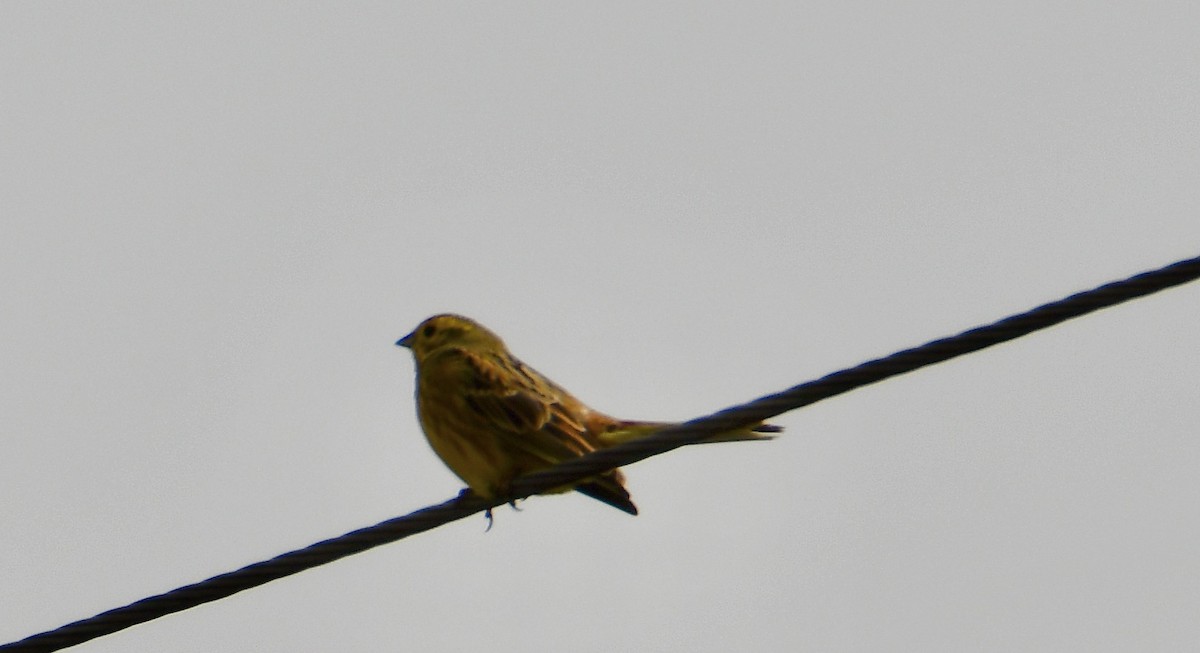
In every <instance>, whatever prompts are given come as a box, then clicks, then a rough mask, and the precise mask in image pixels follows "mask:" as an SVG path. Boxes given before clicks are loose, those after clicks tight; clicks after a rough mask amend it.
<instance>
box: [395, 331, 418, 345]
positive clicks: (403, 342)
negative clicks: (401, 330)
mask: <svg viewBox="0 0 1200 653" xmlns="http://www.w3.org/2000/svg"><path fill="white" fill-rule="evenodd" d="M415 335H417V332H416V331H413V332H412V333H410V334H408V335H406V336H404V337H403V338H401V339H399V340H397V341H396V346H397V347H407V348H409V349H412V341H413V336H415Z"/></svg>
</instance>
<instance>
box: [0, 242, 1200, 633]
mask: <svg viewBox="0 0 1200 653" xmlns="http://www.w3.org/2000/svg"><path fill="white" fill-rule="evenodd" d="M1196 278H1200V257H1197V258H1192V259H1187V260H1183V261H1179V262H1178V263H1174V264H1172V265H1169V266H1166V267H1164V268H1160V269H1158V270H1153V271H1150V272H1145V273H1142V274H1139V275H1137V276H1134V277H1130V278H1128V279H1125V280H1122V281H1116V282H1113V283H1109V284H1105V285H1103V286H1100V287H1098V288H1095V289H1092V290H1088V291H1085V292H1081V293H1077V294H1075V295H1071V296H1070V297H1067V298H1065V299H1062V300H1059V301H1056V302H1051V303H1049V304H1045V305H1042V306H1039V307H1037V308H1035V309H1033V310H1030V311H1027V312H1025V313H1021V314H1019V315H1014V316H1011V317H1007V318H1004V319H1002V320H999V321H997V322H994V323H992V324H989V325H986V326H982V327H978V328H974V329H971V330H969V331H964V332H963V333H960V334H958V335H956V336H951V337H949V338H942V339H940V340H934V341H932V342H929V343H926V344H924V345H921V346H919V347H914V348H912V349H906V350H904V351H900V352H897V353H895V354H892V355H890V356H887V357H884V358H879V359H876V360H872V361H868V362H866V363H863V364H861V365H858V366H855V367H853V368H849V369H845V370H841V371H838V372H834V373H832V374H828V375H826V376H824V377H821V378H819V379H817V380H815V381H810V382H807V383H802V384H800V385H797V386H794V387H792V388H789V389H787V390H784V391H783V392H779V393H775V394H771V395H767V396H765V397H762V398H760V399H757V400H755V401H752V402H749V403H746V404H742V405H740V406H734V407H732V408H728V409H725V410H722V411H719V412H716V413H713V414H711V415H708V416H706V417H701V418H697V419H694V420H691V421H688V422H685V423H683V424H680V425H678V426H673V427H670V428H667V429H663V430H662V431H659V432H658V433H655V434H654V435H652V436H649V437H646V438H643V439H640V440H632V441H629V442H625V443H622V444H620V445H618V446H615V447H612V448H609V449H604V450H601V451H597V452H593V453H590V454H588V455H586V456H582V457H580V458H576V459H572V460H569V461H566V462H563V463H561V464H558V465H555V466H554V467H552V468H550V469H546V470H542V471H539V472H536V473H533V474H529V475H526V476H523V477H520V478H518V479H516V480H515V481H514V482H513V485H512V488H511V489H512V496H513V498H524V497H528V496H531V495H533V494H538V493H540V492H544V491H546V490H549V489H551V488H556V487H562V486H563V485H569V484H571V483H574V482H578V481H580V480H582V479H585V478H589V477H591V476H595V475H596V474H599V473H602V472H604V471H607V470H609V469H613V468H615V467H622V466H625V465H628V464H631V463H634V462H637V461H639V460H643V459H645V458H648V457H650V456H653V455H657V454H660V453H664V452H667V451H670V450H672V449H676V448H678V447H681V446H684V445H687V444H692V443H695V442H699V441H700V440H703V439H705V438H708V437H712V436H714V435H717V434H720V433H724V432H726V431H732V430H735V429H738V428H742V427H745V426H749V425H751V424H755V423H757V422H760V421H762V420H765V419H768V418H771V417H775V416H777V415H779V414H781V413H784V412H787V411H789V410H795V409H797V408H801V407H804V406H807V405H809V404H813V403H816V402H818V401H821V400H822V399H828V398H829V397H833V396H836V395H839V394H842V393H844V392H848V391H850V390H853V389H855V388H860V387H862V386H865V385H869V384H872V383H877V382H879V381H882V380H884V379H887V378H890V377H893V376H897V375H900V374H904V373H906V372H911V371H913V370H916V369H919V368H921V367H925V366H927V365H933V364H935V363H940V362H943V361H946V360H949V359H951V358H954V357H957V356H961V355H963V354H967V353H971V352H974V351H978V350H980V349H984V348H986V347H990V346H992V345H996V344H999V343H1002V342H1007V341H1009V340H1013V339H1015V338H1019V337H1021V336H1023V335H1026V334H1029V333H1032V332H1034V331H1037V330H1039V329H1044V328H1046V327H1050V326H1053V325H1055V324H1059V323H1061V322H1064V321H1066V320H1069V319H1071V318H1074V317H1079V316H1081V315H1085V314H1087V313H1090V312H1092V311H1096V310H1099V309H1101V308H1106V307H1109V306H1114V305H1116V304H1119V303H1121V302H1124V301H1128V300H1130V299H1134V298H1136V297H1143V296H1145V295H1149V294H1151V293H1154V292H1158V291H1160V290H1164V289H1166V288H1170V287H1173V286H1178V285H1181V284H1184V283H1187V282H1189V281H1193V280H1195V279H1196ZM506 501H507V499H498V500H495V501H487V500H483V499H480V498H478V497H475V496H473V495H470V494H463V495H460V496H459V497H458V498H456V499H451V500H449V501H446V502H444V503H441V504H438V505H434V506H429V507H427V508H422V509H421V510H417V511H415V512H412V513H409V514H408V515H405V516H402V517H396V518H393V519H389V520H387V521H383V522H380V523H378V524H376V525H374V526H368V527H366V528H361V529H358V530H355V531H351V532H349V533H346V534H344V535H341V536H339V537H335V538H331V539H328V540H324V541H321V542H317V543H316V544H313V545H310V546H308V547H305V548H303V549H299V550H296V551H291V552H288V553H284V554H281V555H279V556H276V557H274V558H271V559H270V560H264V561H262V562H256V563H254V564H251V565H247V566H245V567H242V568H241V569H238V570H236V571H231V572H228V573H224V574H220V575H218V576H213V577H212V578H209V579H207V580H203V581H200V582H198V583H193V584H191V585H185V586H183V587H179V588H176V589H174V590H171V591H169V592H166V593H164V594H159V595H157V596H151V597H148V598H145V599H142V600H140V601H136V602H134V603H131V604H129V605H126V606H123V607H120V608H115V609H113V610H108V611H107V612H102V613H100V614H97V615H95V616H93V617H90V618H87V619H82V620H80V621H76V622H73V623H69V624H66V625H64V626H61V627H59V628H56V629H54V630H51V631H47V632H44V633H39V634H36V635H31V636H29V637H27V638H25V639H22V640H20V641H17V642H12V643H9V644H5V645H3V646H0V651H24V652H35V651H36V652H39V653H41V652H48V651H57V650H60V649H63V648H67V647H69V646H74V645H76V644H81V643H83V642H86V641H89V640H92V639H95V638H97V637H101V636H103V635H108V634H111V633H114V632H117V631H119V630H123V629H125V628H128V627H130V626H134V625H137V624H140V623H145V622H147V621H151V620H153V619H157V618H158V617H162V616H165V615H168V614H171V613H173V612H179V611H182V610H186V609H188V608H192V607H195V606H197V605H201V604H203V603H208V602H210V601H215V600H217V599H222V598H225V597H227V596H230V595H232V594H236V593H237V592H240V591H242V590H246V589H250V588H252V587H257V586H259V585H263V584H265V583H268V582H270V581H272V580H276V579H279V578H283V577H285V576H289V575H291V574H295V573H297V572H300V571H304V570H306V569H311V568H312V567H316V566H318V565H323V564H325V563H328V562H332V561H334V560H337V559H339V558H343V557H345V556H348V555H352V554H355V553H359V552H362V551H366V550H367V549H370V548H374V547H377V546H380V545H383V544H388V543H391V542H395V541H396V540H400V539H403V538H405V537H408V536H409V535H414V534H416V533H422V532H424V531H427V530H432V529H434V528H437V527H438V526H442V525H444V524H446V523H449V522H451V521H454V520H457V519H461V518H463V517H466V516H468V515H471V514H474V513H477V512H479V511H481V510H486V509H489V508H493V507H495V506H497V505H500V504H503V503H505V502H506Z"/></svg>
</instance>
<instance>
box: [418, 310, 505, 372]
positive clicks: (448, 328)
mask: <svg viewBox="0 0 1200 653" xmlns="http://www.w3.org/2000/svg"><path fill="white" fill-rule="evenodd" d="M396 344H397V345H399V346H401V347H407V348H409V349H411V350H412V352H413V356H414V357H415V358H416V359H417V362H418V363H419V362H421V361H423V360H425V357H427V356H429V354H430V353H432V352H435V351H437V350H438V349H441V348H442V347H469V348H484V349H500V350H503V349H504V341H502V340H500V336H498V335H496V334H494V333H492V332H491V331H489V330H488V329H487V328H486V327H484V326H483V325H482V324H480V323H478V322H476V321H475V320H472V319H471V318H467V317H463V316H461V315H453V314H451V313H443V314H442V315H434V316H433V317H431V318H428V319H426V320H425V321H424V322H422V323H420V324H418V325H417V328H416V329H413V332H412V333H410V334H408V335H406V336H404V337H403V338H401V339H399V340H397V341H396Z"/></svg>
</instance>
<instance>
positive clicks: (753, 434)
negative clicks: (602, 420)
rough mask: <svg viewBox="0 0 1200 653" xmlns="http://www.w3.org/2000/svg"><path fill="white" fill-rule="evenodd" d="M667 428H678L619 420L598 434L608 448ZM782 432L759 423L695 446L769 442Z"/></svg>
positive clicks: (780, 429)
mask: <svg viewBox="0 0 1200 653" xmlns="http://www.w3.org/2000/svg"><path fill="white" fill-rule="evenodd" d="M668 426H678V424H676V423H672V422H637V421H628V420H621V421H617V422H616V423H615V424H613V425H612V427H610V428H609V429H606V430H604V431H602V432H601V433H600V439H601V440H602V441H604V442H605V443H606V444H608V445H609V446H612V445H614V444H620V443H622V442H628V441H629V440H636V439H638V438H644V437H646V436H648V435H651V434H653V433H656V432H658V431H661V430H663V429H665V428H667V427H668ZM782 431H783V427H782V426H776V425H775V424H767V423H765V422H759V423H758V424H755V425H753V426H747V427H746V428H744V429H738V430H736V431H730V432H728V433H719V434H717V435H714V436H713V437H711V438H707V439H704V440H701V441H699V442H697V443H695V444H709V443H712V442H741V441H743V440H771V439H773V438H774V437H775V436H774V435H773V434H775V433H780V432H782Z"/></svg>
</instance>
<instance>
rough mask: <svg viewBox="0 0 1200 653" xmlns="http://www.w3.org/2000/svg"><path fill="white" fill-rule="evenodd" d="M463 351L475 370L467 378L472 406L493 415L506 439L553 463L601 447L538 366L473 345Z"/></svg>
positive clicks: (491, 421) (494, 425) (483, 414)
mask: <svg viewBox="0 0 1200 653" xmlns="http://www.w3.org/2000/svg"><path fill="white" fill-rule="evenodd" d="M461 355H462V359H463V361H464V362H465V363H466V365H467V366H468V367H469V368H470V370H471V375H470V379H471V380H470V382H469V383H467V384H464V400H465V402H466V404H467V407H468V408H469V409H470V410H472V411H474V412H476V413H477V414H479V415H480V416H481V417H483V418H484V419H485V420H487V422H488V424H489V425H490V426H491V427H492V428H493V429H495V432H496V433H497V434H498V435H500V436H502V441H503V442H504V444H505V445H507V446H510V447H512V448H513V449H515V450H518V451H521V452H524V453H526V454H529V455H532V456H534V457H536V458H538V459H540V460H543V461H545V462H547V463H551V464H553V463H557V462H560V461H562V460H565V459H568V458H575V457H578V456H580V455H583V454H585V453H587V452H589V451H592V450H594V449H595V448H596V447H595V445H594V444H592V443H591V442H590V441H589V440H588V436H587V432H586V429H585V427H584V425H583V424H582V421H581V420H580V419H578V418H577V417H576V416H574V415H572V414H571V412H570V410H568V408H567V406H566V405H565V404H564V402H563V401H562V395H561V392H560V389H559V388H558V387H557V386H555V385H554V384H553V383H551V382H550V381H548V380H547V379H545V378H544V377H542V376H541V375H540V374H538V373H537V372H536V371H535V370H533V369H532V368H530V367H528V366H526V365H525V364H523V363H521V362H520V361H518V360H516V359H513V358H512V357H511V356H503V355H492V354H489V353H480V352H475V351H470V350H461Z"/></svg>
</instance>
